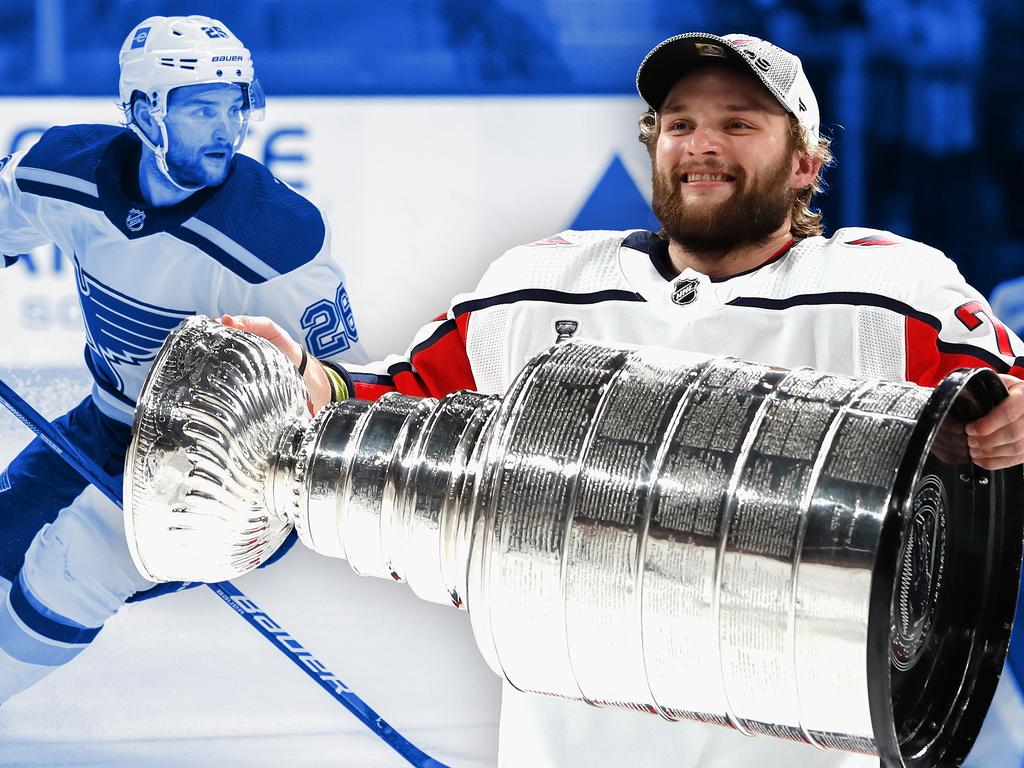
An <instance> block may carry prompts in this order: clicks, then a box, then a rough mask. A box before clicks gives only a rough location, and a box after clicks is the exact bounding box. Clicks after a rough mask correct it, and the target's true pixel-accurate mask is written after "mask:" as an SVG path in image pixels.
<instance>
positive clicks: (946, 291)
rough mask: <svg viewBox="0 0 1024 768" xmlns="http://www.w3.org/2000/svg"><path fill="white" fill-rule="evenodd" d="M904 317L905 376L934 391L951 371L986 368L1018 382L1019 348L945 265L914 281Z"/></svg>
mask: <svg viewBox="0 0 1024 768" xmlns="http://www.w3.org/2000/svg"><path fill="white" fill-rule="evenodd" d="M914 291H915V296H914V300H913V302H912V304H913V305H912V309H911V311H909V312H907V314H906V326H905V327H906V365H907V371H906V376H907V380H908V381H912V382H914V383H915V384H920V385H923V386H929V387H934V386H936V385H937V384H938V383H939V382H940V381H941V380H942V379H943V377H945V376H946V375H947V374H949V373H950V372H952V371H954V370H956V369H957V368H991V369H993V370H994V371H996V372H997V373H1008V374H1010V375H1013V376H1016V377H1018V378H1022V379H1024V357H1022V356H1024V344H1022V343H1021V340H1020V339H1019V338H1017V336H1016V334H1014V333H1013V331H1011V330H1010V329H1009V328H1007V327H1006V326H1005V325H1004V324H1003V323H1002V322H1001V321H1000V320H999V318H998V317H996V315H995V313H994V312H993V311H992V308H991V307H990V306H989V304H988V302H987V301H985V299H984V297H983V296H982V295H981V294H980V293H978V292H977V291H976V290H974V289H973V288H971V287H970V286H969V285H968V284H967V282H966V281H965V280H964V279H963V277H962V276H961V275H960V273H959V271H958V270H957V268H956V266H955V265H954V264H953V262H951V261H950V260H949V259H946V258H944V257H942V258H941V259H940V260H937V261H936V263H935V265H934V268H933V269H930V270H929V271H928V275H927V277H924V278H923V279H921V280H919V281H918V284H917V285H916V286H915V289H914Z"/></svg>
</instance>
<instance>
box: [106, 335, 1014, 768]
mask: <svg viewBox="0 0 1024 768" xmlns="http://www.w3.org/2000/svg"><path fill="white" fill-rule="evenodd" d="M1004 396H1005V389H1004V388H1003V386H1002V384H1001V382H1000V381H999V379H998V377H997V376H996V375H995V374H994V373H992V372H991V371H985V370H961V371H957V372H954V373H953V374H951V375H950V376H948V377H947V378H946V379H945V380H943V381H942V382H941V383H940V384H939V386H938V387H936V388H935V389H934V390H933V389H930V388H924V387H918V386H915V385H911V384H905V383H893V382H881V381H877V380H865V379H857V378H853V377H849V376H843V375H837V374H832V373H826V372H821V371H816V370H813V369H807V368H804V369H795V370H791V371H789V370H782V369H779V368H773V367H770V366H766V365H761V364H756V363H750V362H744V361H740V360H736V359H732V358H708V357H706V356H702V355H695V354H689V353H684V352H678V351H670V350H663V349H656V348H624V347H611V346H606V345H599V344H592V343H586V342H582V341H575V340H569V341H566V342H562V343H558V344H556V345H555V346H553V347H551V348H550V349H548V350H546V351H544V352H542V353H540V354H538V355H537V356H536V357H534V358H533V359H532V360H530V362H529V363H528V364H527V365H526V367H525V368H524V369H523V370H522V371H521V373H520V374H519V375H518V377H517V378H516V379H515V381H514V382H513V384H512V386H511V387H510V388H509V390H508V392H507V393H505V394H504V395H503V396H501V397H495V396H487V395H482V394H479V393H475V392H456V393H454V394H451V395H448V396H446V397H444V398H442V399H440V400H436V399H433V398H423V399H420V398H413V397H407V396H404V395H400V394H396V393H391V394H388V395H385V396H384V397H382V398H380V399H379V400H377V401H376V402H373V403H370V402H366V401H360V400H350V401H346V402H342V403H338V404H334V405H331V406H328V407H326V408H324V409H322V410H321V411H320V412H319V413H318V414H317V415H316V416H315V417H314V418H312V419H311V418H310V417H309V416H308V411H307V408H306V403H305V396H304V393H303V390H302V383H301V380H300V378H299V377H298V375H297V373H296V372H295V371H294V369H293V368H292V366H290V365H289V364H288V361H287V360H286V359H285V358H284V356H283V355H281V354H280V353H279V352H277V350H275V349H274V348H273V347H271V346H270V345H269V344H268V343H266V342H264V341H263V340H261V339H257V338H256V337H254V336H250V335H248V334H244V333H241V332H238V331H235V330H232V329H227V328H224V327H222V326H219V325H217V324H215V323H212V322H210V321H208V320H206V319H205V318H193V319H189V320H186V321H185V322H184V323H183V324H182V326H181V327H180V328H179V330H177V331H176V332H175V333H174V334H172V335H171V337H169V339H168V341H167V343H166V344H165V346H164V348H163V350H162V351H161V353H160V355H159V356H158V358H157V360H156V362H155V364H154V366H153V370H152V372H151V373H150V377H149V379H148V380H147V383H146V386H145V387H144V389H143V393H142V396H141V397H140V400H139V405H138V408H137V409H136V414H135V425H134V435H133V441H132V445H131V448H130V451H129V455H128V461H127V466H126V471H125V499H126V503H125V521H126V528H127V532H128V539H129V546H130V549H131V551H132V556H133V558H134V560H135V563H136V565H137V566H138V567H139V569H140V571H141V572H142V573H143V574H144V575H146V576H147V577H149V578H152V579H154V580H178V579H187V580H206V581H215V580H220V579H224V578H229V577H233V576H236V575H239V574H241V573H244V572H246V571H248V570H251V569H252V568H254V567H256V566H257V565H259V564H260V563H262V562H264V561H265V560H266V559H267V557H269V556H270V554H271V553H272V552H273V550H274V549H275V548H276V547H277V546H279V544H280V542H281V541H282V540H283V538H284V536H285V535H287V533H288V531H289V530H291V528H292V527H293V526H294V527H295V528H296V529H297V531H298V533H299V536H300V538H301V539H302V541H303V542H304V543H305V544H306V545H308V546H310V547H312V548H313V549H315V550H316V551H318V552H320V553H322V554H326V555H330V556H334V557H340V558H344V559H346V560H348V562H349V564H350V565H351V566H352V568H354V569H355V570H356V571H357V572H359V573H361V574H364V575H368V576H378V577H384V578H391V579H395V580H401V581H406V582H408V584H409V586H410V587H411V588H412V589H413V590H414V591H415V592H416V594H417V595H419V596H420V597H422V598H424V599H426V600H432V601H435V602H440V603H451V604H454V605H456V606H458V607H461V608H466V609H468V611H469V614H470V619H471V624H472V628H473V632H474V635H475V638H476V642H477V645H478V647H479V648H480V651H481V653H482V654H483V656H484V658H485V659H486V660H487V662H488V664H489V665H490V666H491V667H492V668H493V669H494V670H495V671H496V672H497V673H498V674H500V675H502V676H504V677H505V678H507V679H508V681H509V682H510V683H511V684H512V685H514V686H515V687H516V688H519V689H521V690H526V691H534V692H538V693H543V694H550V695H556V696H561V697H567V698H572V699H579V700H582V701H586V702H589V703H591V704H594V705H597V706H616V707H626V708H631V709H635V710H642V711H646V712H650V713H653V714H657V715H660V716H662V717H663V718H666V719H668V720H679V719H696V720H701V721H705V722H709V723H717V724H720V725H725V726H731V727H733V728H736V729H738V730H740V731H742V732H744V733H748V734H766V735H771V736H776V737H780V738H786V739H793V740H798V741H804V742H808V743H811V744H814V745H816V746H818V747H821V748H825V749H844V750H851V751H858V752H864V753H869V754H877V755H879V756H880V757H881V759H882V762H883V764H884V765H886V766H908V767H913V768H923V767H925V766H939V765H951V764H958V763H959V762H961V761H962V760H963V758H964V757H965V756H966V754H967V752H968V751H969V750H970V747H971V745H972V744H973V741H974V739H975V737H976V736H977V733H978V731H979V730H980V727H981V722H982V720H983V719H984V716H985V713H986V711H987V709H988V706H989V703H990V701H991V699H992V695H993V693H994V691H995V686H996V683H997V681H998V677H999V673H1000V670H1001V668H1002V663H1003V660H1004V658H1005V654H1006V649H1007V644H1008V641H1009V634H1010V626H1011V624H1012V621H1013V614H1014V607H1015V602H1016V594H1017V585H1018V581H1019V575H1020V573H1019V571H1020V562H1021V541H1022V507H1021V500H1022V484H1024V477H1022V473H1021V470H1020V467H1017V468H1015V469H1012V470H1002V471H989V470H984V469H982V468H980V467H978V466H976V465H974V464H973V463H972V462H971V461H970V458H969V455H968V451H967V443H966V437H965V433H964V425H965V424H967V423H968V422H970V421H972V420H974V419H976V418H978V417H979V416H981V415H984V413H986V412H987V411H989V410H990V409H991V408H992V407H993V406H994V405H995V404H996V403H997V402H998V401H999V400H1000V399H1001V398H1002V397H1004Z"/></svg>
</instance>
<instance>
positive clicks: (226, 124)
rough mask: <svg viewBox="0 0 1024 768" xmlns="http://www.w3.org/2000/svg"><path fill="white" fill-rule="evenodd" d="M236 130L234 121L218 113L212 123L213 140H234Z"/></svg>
mask: <svg viewBox="0 0 1024 768" xmlns="http://www.w3.org/2000/svg"><path fill="white" fill-rule="evenodd" d="M237 130H238V129H237V127H236V126H235V124H234V121H232V119H231V118H230V117H229V116H228V115H226V114H224V115H218V116H217V119H216V121H215V122H214V125H213V133H212V137H213V140H214V141H216V142H224V143H226V144H230V143H231V142H232V141H234V139H235V134H236V132H237Z"/></svg>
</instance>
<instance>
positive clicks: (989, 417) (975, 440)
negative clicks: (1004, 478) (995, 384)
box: [966, 373, 1024, 469]
mask: <svg viewBox="0 0 1024 768" xmlns="http://www.w3.org/2000/svg"><path fill="white" fill-rule="evenodd" d="M999 378H1000V379H1001V380H1002V382H1003V384H1005V385H1006V389H1007V391H1008V392H1009V394H1008V395H1007V397H1006V399H1005V400H1003V401H1002V402H1001V403H999V405H997V406H996V407H995V408H993V409H992V410H991V411H989V412H988V413H987V414H986V415H984V416H982V417H981V418H980V419H976V420H975V421H972V422H971V423H970V424H968V425H967V428H966V431H967V445H968V447H969V448H970V450H971V459H972V460H973V461H974V463H975V464H977V465H978V466H979V467H984V468H985V469H1005V468H1006V467H1012V466H1014V465H1015V464H1020V463H1022V462H1024V381H1021V380H1020V379H1018V378H1015V377H1013V376H1007V375H1006V374H1002V373H1001V374H999Z"/></svg>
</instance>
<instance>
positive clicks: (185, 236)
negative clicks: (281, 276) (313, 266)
mask: <svg viewBox="0 0 1024 768" xmlns="http://www.w3.org/2000/svg"><path fill="white" fill-rule="evenodd" d="M201 225H202V222H201V221H197V220H196V219H195V218H192V219H189V220H188V221H186V222H184V223H183V224H182V225H181V226H180V227H176V228H175V229H173V230H171V232H170V233H169V234H171V235H174V237H176V238H178V239H179V240H182V241H184V242H186V243H188V244H189V245H194V246H195V247H196V248H198V249H199V250H201V251H203V252H204V253H205V254H206V255H207V256H209V257H210V258H211V259H213V260H214V261H216V262H217V263H218V264H220V265H221V266H222V267H224V268H225V269H228V270H230V271H231V272H234V273H235V274H236V275H238V276H239V277H240V278H242V279H243V280H245V281H246V282H247V283H251V284H253V285H258V284H259V283H265V282H266V281H267V280H269V279H270V278H271V277H276V276H277V273H276V272H273V271H272V270H270V269H268V268H267V267H266V265H265V264H263V263H262V262H261V261H260V260H259V259H258V258H257V257H255V256H254V255H253V254H251V253H249V252H248V251H245V249H244V248H242V247H241V246H239V245H238V244H237V243H235V242H233V241H232V240H230V239H229V238H227V237H225V236H224V235H221V234H220V233H219V232H217V231H216V230H213V232H212V233H211V232H210V230H211V229H213V228H212V227H209V228H206V227H203V226H201ZM211 234H213V236H214V237H215V238H216V240H218V241H219V242H220V243H224V244H225V245H227V246H228V247H229V248H230V249H231V250H230V251H229V250H225V249H224V248H222V247H221V246H220V245H219V244H218V242H214V240H212V239H211V238H210V235H211ZM242 253H244V254H247V257H244V256H243V258H238V256H239V255H240V254H242ZM253 265H255V266H256V267H257V268H260V271H256V269H253V268H252V267H253Z"/></svg>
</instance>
